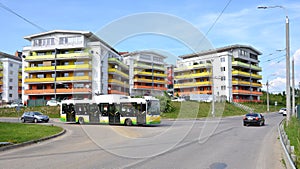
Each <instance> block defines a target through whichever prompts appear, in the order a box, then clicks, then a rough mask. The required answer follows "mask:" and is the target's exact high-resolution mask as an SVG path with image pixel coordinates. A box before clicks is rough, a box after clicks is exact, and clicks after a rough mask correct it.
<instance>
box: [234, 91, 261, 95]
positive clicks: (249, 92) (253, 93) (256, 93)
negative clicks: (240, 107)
mask: <svg viewBox="0 0 300 169" xmlns="http://www.w3.org/2000/svg"><path fill="white" fill-rule="evenodd" d="M232 93H237V94H250V95H262V92H258V91H249V90H232Z"/></svg>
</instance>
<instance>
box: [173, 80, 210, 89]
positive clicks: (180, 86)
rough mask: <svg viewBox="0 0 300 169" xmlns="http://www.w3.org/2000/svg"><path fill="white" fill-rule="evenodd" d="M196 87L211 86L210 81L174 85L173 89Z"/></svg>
mask: <svg viewBox="0 0 300 169" xmlns="http://www.w3.org/2000/svg"><path fill="white" fill-rule="evenodd" d="M197 86H211V82H210V81H206V82H189V83H182V84H174V88H187V87H197Z"/></svg>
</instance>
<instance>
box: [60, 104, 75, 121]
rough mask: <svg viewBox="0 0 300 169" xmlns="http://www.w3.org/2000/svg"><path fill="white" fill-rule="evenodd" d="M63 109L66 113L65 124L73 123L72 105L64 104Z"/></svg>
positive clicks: (73, 111) (73, 110) (73, 112)
mask: <svg viewBox="0 0 300 169" xmlns="http://www.w3.org/2000/svg"><path fill="white" fill-rule="evenodd" d="M62 108H63V109H65V112H66V121H67V122H75V109H74V105H73V104H70V105H67V104H64V105H63V107H62Z"/></svg>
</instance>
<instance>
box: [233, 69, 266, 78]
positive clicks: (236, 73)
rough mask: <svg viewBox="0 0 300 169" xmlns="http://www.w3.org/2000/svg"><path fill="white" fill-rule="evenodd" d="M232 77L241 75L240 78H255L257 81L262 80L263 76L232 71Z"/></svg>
mask: <svg viewBox="0 0 300 169" xmlns="http://www.w3.org/2000/svg"><path fill="white" fill-rule="evenodd" d="M232 75H240V76H247V77H253V78H256V79H262V75H258V74H253V73H247V72H243V71H238V70H234V71H232Z"/></svg>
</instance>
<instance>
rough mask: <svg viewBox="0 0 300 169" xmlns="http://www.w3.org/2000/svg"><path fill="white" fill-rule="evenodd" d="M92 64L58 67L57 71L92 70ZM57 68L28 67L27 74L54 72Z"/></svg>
mask: <svg viewBox="0 0 300 169" xmlns="http://www.w3.org/2000/svg"><path fill="white" fill-rule="evenodd" d="M91 68H92V66H91V65H90V64H82V65H61V66H56V70H76V69H91ZM54 70H55V66H41V67H26V68H25V72H34V71H54Z"/></svg>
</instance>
